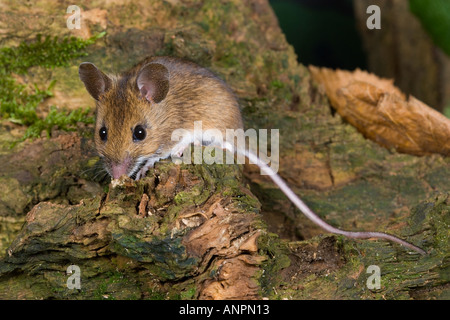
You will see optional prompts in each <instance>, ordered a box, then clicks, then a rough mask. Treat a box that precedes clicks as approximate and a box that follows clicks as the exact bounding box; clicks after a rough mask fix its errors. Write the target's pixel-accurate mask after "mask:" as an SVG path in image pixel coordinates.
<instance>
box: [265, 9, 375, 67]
mask: <svg viewBox="0 0 450 320" xmlns="http://www.w3.org/2000/svg"><path fill="white" fill-rule="evenodd" d="M269 2H270V4H271V6H272V8H273V10H274V11H275V13H276V15H277V17H278V20H279V23H280V26H281V28H282V29H283V32H284V33H285V35H286V38H287V41H288V42H289V43H290V44H291V45H293V46H294V48H295V52H296V53H297V56H298V60H299V62H300V63H302V64H304V65H309V64H312V65H316V66H323V67H329V68H341V69H347V70H354V69H355V68H358V67H359V68H361V69H366V66H367V65H366V58H365V54H364V51H363V48H362V43H361V40H360V37H359V34H358V32H357V30H356V27H355V18H354V13H353V5H352V2H353V1H352V0H270V1H269Z"/></svg>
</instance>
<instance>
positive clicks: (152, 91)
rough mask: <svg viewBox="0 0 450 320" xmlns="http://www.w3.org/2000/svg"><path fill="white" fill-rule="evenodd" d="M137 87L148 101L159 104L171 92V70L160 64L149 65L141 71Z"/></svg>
mask: <svg viewBox="0 0 450 320" xmlns="http://www.w3.org/2000/svg"><path fill="white" fill-rule="evenodd" d="M136 83H137V86H138V88H139V91H140V92H141V95H142V96H143V97H145V98H146V99H147V100H148V101H150V102H154V103H159V102H161V101H162V100H164V98H165V97H166V95H167V92H169V70H167V68H166V67H165V66H163V65H162V64H159V63H149V64H147V65H145V66H143V67H142V69H141V70H140V71H139V74H138V77H137V80H136Z"/></svg>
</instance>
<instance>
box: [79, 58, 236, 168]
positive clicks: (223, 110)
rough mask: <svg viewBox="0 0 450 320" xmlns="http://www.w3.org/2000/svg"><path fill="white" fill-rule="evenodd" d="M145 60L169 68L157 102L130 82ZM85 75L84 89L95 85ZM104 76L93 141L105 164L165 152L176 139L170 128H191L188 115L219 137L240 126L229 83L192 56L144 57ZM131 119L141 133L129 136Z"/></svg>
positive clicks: (234, 98) (192, 124)
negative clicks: (122, 70)
mask: <svg viewBox="0 0 450 320" xmlns="http://www.w3.org/2000/svg"><path fill="white" fill-rule="evenodd" d="M148 63H159V64H162V65H163V66H165V67H166V68H167V70H168V71H169V90H168V92H167V95H166V96H165V98H164V99H163V100H162V101H160V102H159V103H154V102H149V101H147V100H146V99H145V98H143V97H142V95H141V93H140V91H139V88H138V86H137V84H136V81H137V76H138V74H139V71H140V70H141V69H142V67H143V66H145V65H147V64H148ZM96 74H98V72H97V73H95V74H94V75H96ZM81 75H82V72H81V67H80V77H81ZM81 78H82V80H83V77H81ZM91 78H92V76H90V75H89V76H85V79H87V80H86V81H84V80H83V81H84V82H85V85H86V87H87V88H88V91H89V92H92V91H93V90H94V91H95V88H97V87H95V88H94V89H92V86H97V84H96V83H94V82H93V81H92V80H91ZM108 79H110V80H111V81H110V83H109V84H108V86H107V87H108V90H107V91H105V92H103V93H102V94H100V95H99V99H98V101H97V120H96V129H95V144H96V148H97V150H98V152H99V154H100V155H101V156H103V157H104V159H105V160H106V167H107V169H109V170H110V167H111V164H112V163H115V164H120V163H123V162H124V161H125V160H126V159H128V160H127V161H128V162H129V164H128V167H129V169H131V168H133V166H134V164H135V161H136V159H137V158H138V157H141V156H145V157H150V156H152V155H156V154H157V153H163V154H164V153H166V152H167V151H168V150H171V149H172V147H173V146H174V145H175V144H176V142H173V141H171V135H172V132H173V130H175V129H178V128H183V129H188V130H193V129H194V121H202V128H203V130H206V129H210V128H214V129H219V130H220V131H221V132H222V134H223V136H224V137H225V130H226V129H238V128H243V124H242V119H241V114H240V108H239V105H238V102H237V99H236V97H235V96H234V94H233V93H232V91H231V89H230V88H229V87H228V86H227V85H226V84H225V83H224V82H223V81H222V80H220V79H219V78H218V77H217V76H215V75H214V74H213V73H212V72H211V71H209V70H207V69H205V68H202V67H200V66H198V65H196V64H194V63H192V62H188V61H184V60H181V59H178V58H172V57H151V58H146V59H145V60H143V61H142V62H141V63H139V64H137V65H136V66H134V67H133V68H131V69H130V70H129V71H127V72H125V73H123V74H121V75H119V76H108ZM96 80H98V79H96ZM89 81H91V82H89ZM94 98H95V97H94ZM137 125H142V126H143V127H144V128H146V130H147V137H146V138H145V139H144V140H143V141H138V142H134V141H133V138H132V134H133V128H135V127H136V126H137ZM103 126H105V127H106V128H107V130H108V139H107V141H106V142H104V141H102V140H101V139H100V137H99V134H98V132H99V130H100V128H102V127H103ZM108 167H109V168H108ZM109 172H110V171H109ZM127 172H128V171H127ZM110 173H111V172H110Z"/></svg>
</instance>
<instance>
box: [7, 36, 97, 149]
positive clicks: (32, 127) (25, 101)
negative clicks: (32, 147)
mask: <svg viewBox="0 0 450 320" xmlns="http://www.w3.org/2000/svg"><path fill="white" fill-rule="evenodd" d="M104 35H105V33H104V32H102V33H100V34H98V35H96V36H94V37H91V38H89V39H87V40H83V39H79V38H75V37H65V38H63V39H62V40H60V39H58V37H49V36H47V37H45V39H43V38H42V36H41V35H38V36H37V37H36V39H35V40H34V41H32V42H22V43H20V44H19V45H18V46H17V47H3V48H0V118H2V119H6V120H9V121H11V122H14V123H17V124H21V125H24V126H28V129H27V131H26V133H25V135H24V137H23V139H22V140H25V139H27V138H33V137H39V136H40V134H41V132H42V131H46V132H47V136H49V135H50V132H51V129H52V128H53V127H54V126H58V127H59V129H61V130H74V129H75V128H76V124H77V122H83V123H93V121H94V120H93V117H92V116H89V115H88V114H89V109H86V110H83V109H76V110H73V111H71V112H68V111H67V110H61V111H58V109H57V108H56V107H54V106H51V107H50V110H49V112H48V114H47V116H46V117H45V118H44V119H42V118H40V117H39V116H38V114H37V112H36V108H37V107H38V106H39V104H40V103H41V102H42V101H43V100H44V99H46V98H48V97H51V96H53V94H52V88H53V86H54V85H55V80H52V81H51V82H50V84H49V86H48V87H47V88H46V89H44V90H42V89H39V88H38V87H37V86H36V85H34V86H31V87H30V86H26V85H23V84H19V83H18V82H17V81H16V78H14V76H13V75H14V74H16V75H26V73H27V72H28V70H29V69H30V68H31V67H42V68H46V69H52V68H55V67H67V66H69V64H70V62H71V60H72V59H75V58H78V57H82V56H85V55H86V52H85V51H84V49H85V48H86V47H87V46H89V45H91V44H93V43H94V42H95V41H96V40H97V39H99V38H101V37H103V36H104ZM33 87H34V88H33Z"/></svg>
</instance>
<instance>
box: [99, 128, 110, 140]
mask: <svg viewBox="0 0 450 320" xmlns="http://www.w3.org/2000/svg"><path fill="white" fill-rule="evenodd" d="M98 135H99V136H100V139H102V141H106V139H108V130H107V129H106V127H101V128H100V130H99V131H98Z"/></svg>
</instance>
